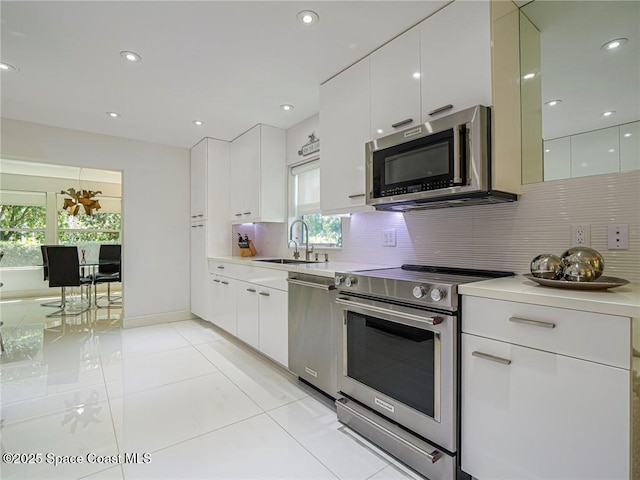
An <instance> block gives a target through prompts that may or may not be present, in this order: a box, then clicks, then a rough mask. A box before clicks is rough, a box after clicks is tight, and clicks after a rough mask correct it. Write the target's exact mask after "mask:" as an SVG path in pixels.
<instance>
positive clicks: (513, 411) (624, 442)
mask: <svg viewBox="0 0 640 480" xmlns="http://www.w3.org/2000/svg"><path fill="white" fill-rule="evenodd" d="M474 352H475V354H474ZM478 354H489V355H493V356H495V357H500V358H503V359H508V360H510V361H511V363H510V364H509V365H506V364H501V363H497V362H495V361H492V360H490V359H486V358H481V357H479V356H478ZM629 395H630V391H629V371H627V370H623V369H619V368H614V367H609V366H605V365H602V364H598V363H592V362H588V361H584V360H578V359H575V358H571V357H565V356H562V355H557V354H553V353H549V352H544V351H541V350H535V349H532V348H525V347H520V346H517V345H513V344H509V343H504V342H499V341H497V340H490V339H486V338H483V337H476V336H474V335H468V334H463V335H462V392H461V398H462V418H461V422H462V444H461V455H462V469H463V470H464V471H465V472H467V473H469V474H471V475H473V476H474V477H475V478H479V479H489V478H490V479H495V480H499V479H505V480H506V479H509V480H512V479H514V478H522V479H525V478H530V479H534V478H544V479H549V480H550V479H562V480H569V479H602V478H607V479H623V478H625V479H628V478H629V423H630V419H629V409H630V405H629V398H630V397H629Z"/></svg>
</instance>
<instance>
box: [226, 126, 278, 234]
mask: <svg viewBox="0 0 640 480" xmlns="http://www.w3.org/2000/svg"><path fill="white" fill-rule="evenodd" d="M230 156H231V168H230V174H229V185H230V190H229V205H230V209H229V212H230V218H231V222H233V223H243V222H284V221H285V219H286V151H285V132H284V130H282V129H279V128H275V127H271V126H269V125H262V124H258V125H256V126H255V127H253V128H252V129H250V130H248V131H247V132H245V133H243V134H242V135H240V136H239V137H238V138H236V139H234V140H233V141H232V142H231V153H230Z"/></svg>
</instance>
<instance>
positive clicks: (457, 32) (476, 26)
mask: <svg viewBox="0 0 640 480" xmlns="http://www.w3.org/2000/svg"><path fill="white" fill-rule="evenodd" d="M419 30H420V73H421V76H420V85H421V92H422V122H428V121H430V120H433V119H435V118H438V117H440V116H443V115H448V114H450V113H454V112H456V111H459V110H464V109H465V108H469V107H473V106H474V105H486V106H490V105H491V104H492V102H491V13H490V8H489V2H488V1H476V2H464V1H456V2H454V3H452V4H450V5H448V6H447V7H446V8H444V9H442V10H440V11H439V12H437V13H435V14H434V15H432V16H431V17H429V18H427V19H426V20H425V21H424V22H422V23H421V24H420V25H419ZM410 32H411V31H410ZM461 32H464V33H461Z"/></svg>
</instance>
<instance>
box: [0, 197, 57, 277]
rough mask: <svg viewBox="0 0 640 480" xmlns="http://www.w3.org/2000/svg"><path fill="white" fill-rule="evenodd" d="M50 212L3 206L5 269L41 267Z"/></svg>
mask: <svg viewBox="0 0 640 480" xmlns="http://www.w3.org/2000/svg"><path fill="white" fill-rule="evenodd" d="M46 217H47V214H46V209H45V207H43V206H32V205H0V250H2V252H4V257H3V259H2V264H1V265H0V266H2V267H23V266H28V265H41V264H42V256H41V254H40V245H41V244H42V243H44V239H45V226H46Z"/></svg>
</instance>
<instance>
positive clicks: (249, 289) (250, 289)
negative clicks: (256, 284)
mask: <svg viewBox="0 0 640 480" xmlns="http://www.w3.org/2000/svg"><path fill="white" fill-rule="evenodd" d="M247 292H251V293H256V290H255V288H247Z"/></svg>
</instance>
